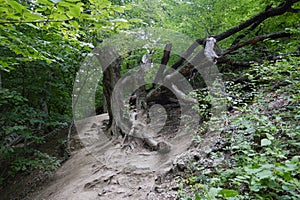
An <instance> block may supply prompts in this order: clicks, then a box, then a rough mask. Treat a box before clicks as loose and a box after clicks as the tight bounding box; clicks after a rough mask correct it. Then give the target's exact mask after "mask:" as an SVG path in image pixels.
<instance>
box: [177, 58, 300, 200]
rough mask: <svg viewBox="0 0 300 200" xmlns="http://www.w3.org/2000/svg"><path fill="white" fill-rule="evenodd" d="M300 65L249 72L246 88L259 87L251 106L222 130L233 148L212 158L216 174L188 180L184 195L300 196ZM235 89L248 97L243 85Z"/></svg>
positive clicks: (286, 62)
mask: <svg viewBox="0 0 300 200" xmlns="http://www.w3.org/2000/svg"><path fill="white" fill-rule="evenodd" d="M299 63H300V60H299V58H298V57H290V58H287V59H283V60H281V61H277V62H275V63H269V62H266V63H264V64H261V65H258V64H257V65H254V66H253V68H251V69H249V70H248V72H246V76H247V80H248V82H247V84H250V83H251V85H252V86H253V88H255V89H256V92H254V93H253V95H254V96H253V100H252V103H251V102H248V103H243V104H237V106H236V107H235V108H234V109H235V110H239V111H236V112H235V114H231V115H230V116H229V117H228V119H226V120H227V121H228V122H229V125H228V126H225V127H223V128H222V131H223V134H224V135H227V136H228V145H227V146H226V147H225V148H224V149H223V152H211V153H210V154H209V157H210V158H211V159H213V160H214V164H213V170H211V169H210V168H203V167H200V168H199V174H198V175H194V176H191V177H190V178H187V179H183V180H182V181H181V183H182V187H181V190H180V192H181V194H184V191H186V190H187V189H188V188H189V190H192V191H194V192H195V194H197V195H195V198H194V199H299V198H300V190H299V188H300V187H299V186H300V180H299V174H300V170H299V169H300V162H299V158H300V157H299V151H300V145H299V144H300V126H299V116H300V115H299V110H300V96H299V91H300V84H299V83H300V79H299V77H300V70H299V67H298V66H299ZM243 73H245V72H243ZM247 84H246V85H247ZM231 86H232V85H231ZM230 89H236V88H235V87H229V93H230V92H232V93H235V94H236V96H242V95H243V92H241V90H240V87H238V90H233V91H230ZM230 94H231V93H230ZM241 99H243V98H241ZM230 100H232V101H238V102H240V100H236V99H230ZM224 154H227V155H230V159H229V160H227V159H225V158H224ZM181 196H183V197H184V196H185V195H181ZM190 199H191V198H190Z"/></svg>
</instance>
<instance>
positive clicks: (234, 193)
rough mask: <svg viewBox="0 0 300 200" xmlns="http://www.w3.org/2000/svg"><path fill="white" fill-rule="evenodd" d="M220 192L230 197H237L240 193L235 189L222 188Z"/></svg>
mask: <svg viewBox="0 0 300 200" xmlns="http://www.w3.org/2000/svg"><path fill="white" fill-rule="evenodd" d="M219 194H221V195H222V196H223V197H224V198H229V197H235V196H237V195H238V194H239V193H238V192H237V191H235V190H226V189H224V190H221V191H220V192H219Z"/></svg>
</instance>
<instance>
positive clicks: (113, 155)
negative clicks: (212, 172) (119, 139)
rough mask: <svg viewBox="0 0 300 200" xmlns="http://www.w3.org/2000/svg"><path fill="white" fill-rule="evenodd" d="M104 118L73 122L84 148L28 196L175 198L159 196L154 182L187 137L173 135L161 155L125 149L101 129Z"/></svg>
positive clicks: (187, 143)
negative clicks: (170, 144)
mask: <svg viewBox="0 0 300 200" xmlns="http://www.w3.org/2000/svg"><path fill="white" fill-rule="evenodd" d="M107 119H108V116H107V115H106V114H103V115H99V116H95V117H91V118H87V119H85V120H82V121H80V122H78V123H76V125H77V130H78V132H79V137H80V139H81V141H82V142H83V144H84V145H85V148H83V149H81V150H79V151H78V152H75V153H74V154H73V155H72V157H71V158H70V159H69V160H68V161H66V162H65V163H64V164H63V166H62V167H61V168H60V169H59V170H58V171H57V172H56V173H55V174H54V176H53V177H52V179H51V181H50V183H49V184H47V185H45V186H44V188H43V189H42V190H40V191H38V192H36V193H34V194H33V196H32V199H36V200H41V199H47V200H83V199H84V200H95V199H103V200H106V199H110V200H111V199H125V200H126V199H128V200H129V199H130V200H132V199H133V200H145V199H149V200H150V199H153V200H154V199H175V195H176V192H174V191H170V192H169V193H168V194H166V195H164V196H163V197H159V196H161V195H158V194H155V191H157V185H156V183H157V181H158V180H160V181H161V179H162V178H161V177H163V176H164V174H166V172H168V171H170V169H171V168H172V166H173V160H174V159H175V157H176V156H177V155H179V154H181V153H182V152H185V151H186V150H187V149H188V147H189V146H190V145H191V138H190V137H188V136H184V137H177V138H176V137H175V138H173V139H172V143H173V144H176V148H174V147H172V148H171V151H170V152H169V153H165V154H164V153H159V152H157V151H150V150H147V149H143V148H136V149H133V150H131V151H128V150H124V149H122V148H121V147H120V145H119V143H117V144H113V143H112V140H111V139H110V137H108V136H106V135H105V133H104V132H103V131H102V129H101V127H102V126H103V121H104V120H107Z"/></svg>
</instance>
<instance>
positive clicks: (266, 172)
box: [256, 170, 273, 180]
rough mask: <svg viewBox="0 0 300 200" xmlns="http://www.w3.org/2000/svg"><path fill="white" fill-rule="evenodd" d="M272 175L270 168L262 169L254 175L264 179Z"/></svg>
mask: <svg viewBox="0 0 300 200" xmlns="http://www.w3.org/2000/svg"><path fill="white" fill-rule="evenodd" d="M272 175H273V172H272V171H271V170H263V171H261V172H259V173H257V174H256V177H257V178H258V179H260V180H261V179H265V178H270V177H271V176H272Z"/></svg>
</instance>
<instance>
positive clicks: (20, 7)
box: [7, 0, 26, 13]
mask: <svg viewBox="0 0 300 200" xmlns="http://www.w3.org/2000/svg"><path fill="white" fill-rule="evenodd" d="M7 3H8V4H9V5H10V6H11V7H12V8H13V9H15V11H17V12H18V13H22V11H23V10H26V7H25V6H23V5H21V4H19V3H18V2H16V1H13V0H7Z"/></svg>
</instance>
